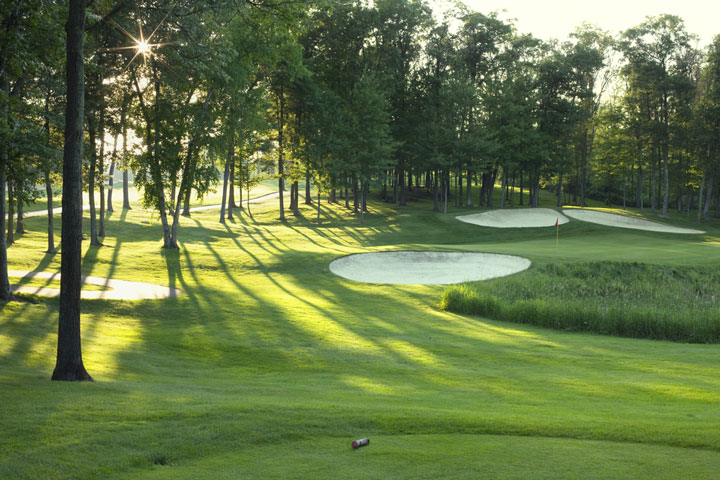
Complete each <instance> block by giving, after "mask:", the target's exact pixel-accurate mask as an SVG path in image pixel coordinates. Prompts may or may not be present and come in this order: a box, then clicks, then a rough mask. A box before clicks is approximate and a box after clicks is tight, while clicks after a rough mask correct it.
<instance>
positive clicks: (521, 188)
mask: <svg viewBox="0 0 720 480" xmlns="http://www.w3.org/2000/svg"><path fill="white" fill-rule="evenodd" d="M524 180H525V176H524V175H523V172H520V204H519V205H520V206H521V207H522V206H523V188H524V183H523V182H524Z"/></svg>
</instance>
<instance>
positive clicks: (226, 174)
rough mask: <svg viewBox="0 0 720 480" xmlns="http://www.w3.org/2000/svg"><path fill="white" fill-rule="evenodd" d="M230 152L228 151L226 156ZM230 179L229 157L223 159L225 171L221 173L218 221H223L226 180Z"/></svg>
mask: <svg viewBox="0 0 720 480" xmlns="http://www.w3.org/2000/svg"><path fill="white" fill-rule="evenodd" d="M229 155H230V154H229V153H228V156H229ZM229 179H230V159H227V160H225V173H224V174H223V192H222V202H220V223H225V201H226V200H227V191H228V180H229Z"/></svg>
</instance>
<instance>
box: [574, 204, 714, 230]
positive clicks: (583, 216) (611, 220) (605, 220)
mask: <svg viewBox="0 0 720 480" xmlns="http://www.w3.org/2000/svg"><path fill="white" fill-rule="evenodd" d="M563 213H564V214H565V215H567V216H568V217H570V218H574V219H576V220H582V221H583V222H590V223H597V224H599V225H607V226H609V227H620V228H634V229H636V230H647V231H651V232H666V233H705V232H703V231H702V230H693V229H691V228H679V227H671V226H670V225H663V224H662V223H656V222H651V221H649V220H643V219H642V218H633V217H626V216H625V215H617V214H615V213H607V212H598V211H597V210H587V209H580V208H568V209H565V210H563Z"/></svg>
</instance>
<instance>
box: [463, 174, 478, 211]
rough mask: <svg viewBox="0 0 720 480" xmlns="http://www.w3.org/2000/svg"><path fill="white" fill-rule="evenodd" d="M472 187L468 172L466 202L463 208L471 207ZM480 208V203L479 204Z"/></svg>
mask: <svg viewBox="0 0 720 480" xmlns="http://www.w3.org/2000/svg"><path fill="white" fill-rule="evenodd" d="M471 186H472V173H470V170H468V172H467V201H466V202H465V206H467V207H472V206H473V203H472V189H471V188H470V187H471ZM480 205H481V206H482V203H480Z"/></svg>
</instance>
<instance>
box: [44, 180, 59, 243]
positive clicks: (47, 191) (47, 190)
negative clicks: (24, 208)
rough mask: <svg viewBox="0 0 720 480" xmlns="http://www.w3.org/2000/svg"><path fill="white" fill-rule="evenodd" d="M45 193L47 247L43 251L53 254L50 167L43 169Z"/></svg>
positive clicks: (53, 229) (53, 224) (53, 219)
mask: <svg viewBox="0 0 720 480" xmlns="http://www.w3.org/2000/svg"><path fill="white" fill-rule="evenodd" d="M45 195H46V196H47V212H48V248H47V251H46V252H45V253H51V254H55V253H57V250H55V218H54V215H53V190H52V183H51V182H50V167H49V166H48V168H46V169H45Z"/></svg>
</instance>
